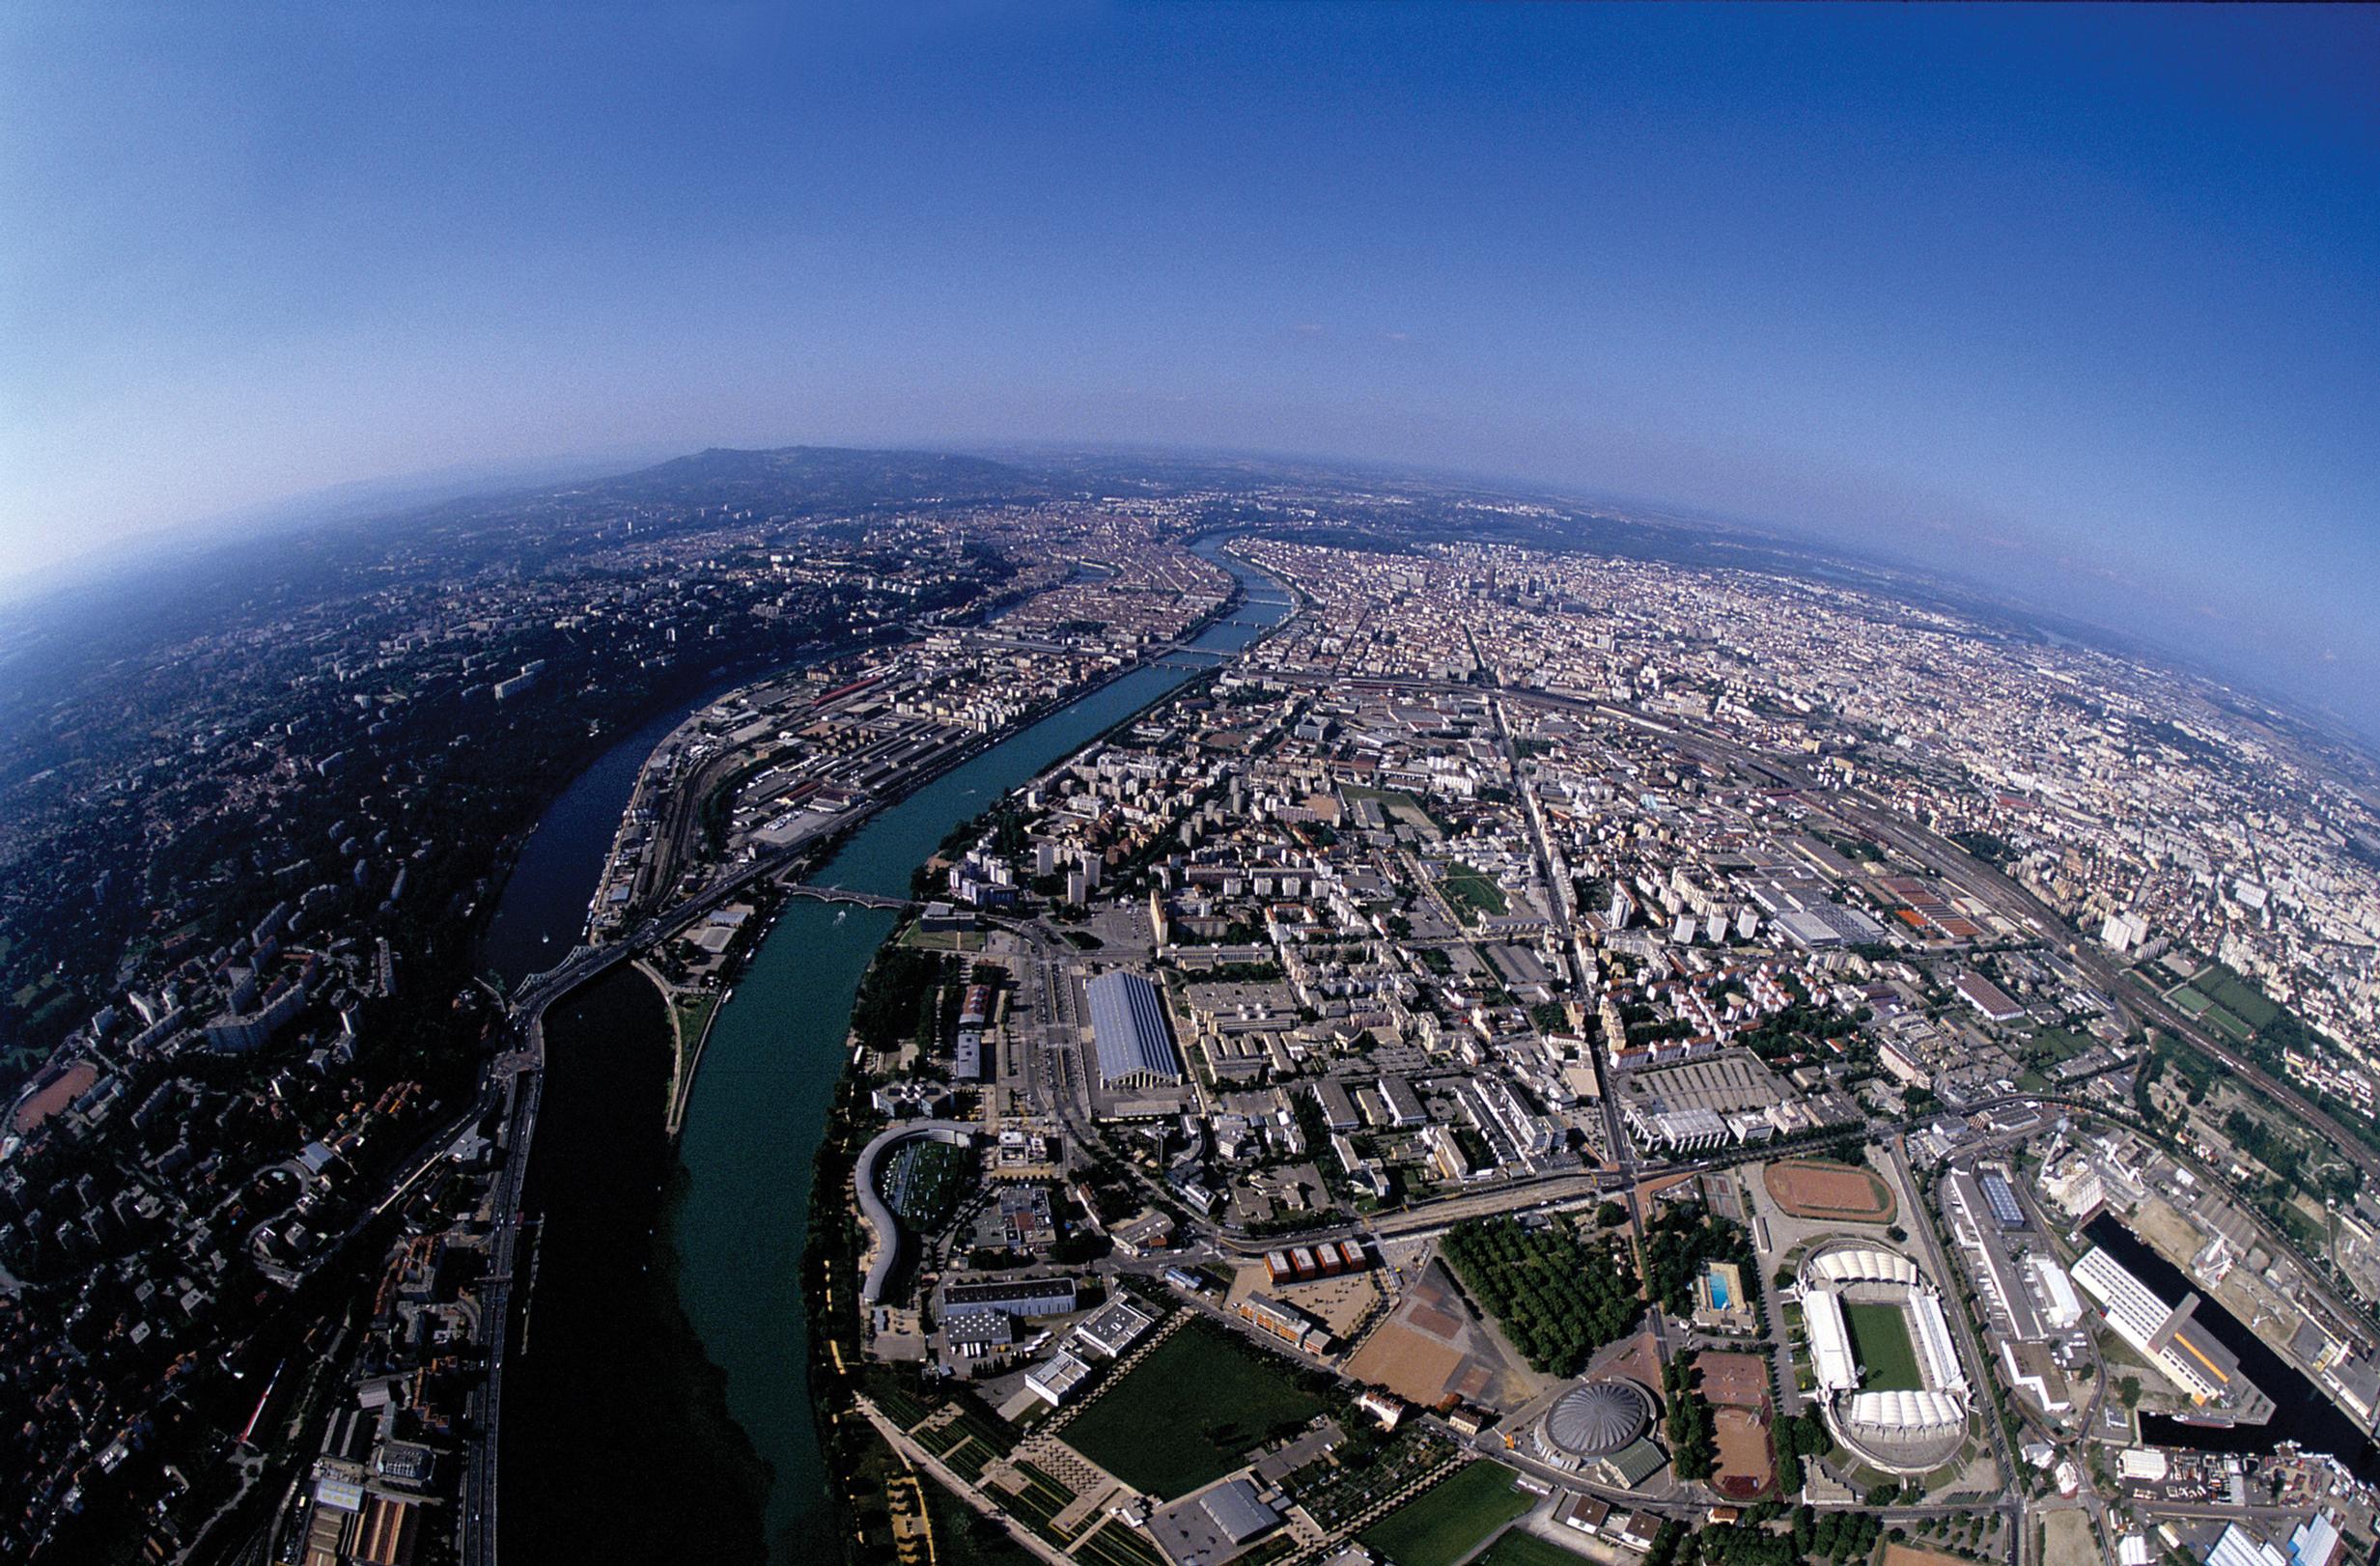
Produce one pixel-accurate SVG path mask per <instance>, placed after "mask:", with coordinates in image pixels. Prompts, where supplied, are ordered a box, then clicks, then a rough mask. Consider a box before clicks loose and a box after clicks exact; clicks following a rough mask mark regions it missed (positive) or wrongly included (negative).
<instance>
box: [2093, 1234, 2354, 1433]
mask: <svg viewBox="0 0 2380 1566" xmlns="http://www.w3.org/2000/svg"><path fill="white" fill-rule="evenodd" d="M2084 1232H2085V1233H2086V1234H2088V1235H2089V1236H2090V1238H2091V1239H2092V1241H2093V1242H2095V1243H2096V1244H2101V1245H2104V1246H2105V1247H2107V1251H2108V1253H2109V1254H2110V1255H2112V1256H2114V1258H2115V1259H2116V1260H2117V1261H2119V1262H2121V1263H2123V1264H2124V1266H2125V1267H2126V1268H2127V1269H2129V1270H2130V1271H2131V1272H2132V1274H2133V1276H2135V1277H2137V1278H2139V1279H2140V1280H2141V1281H2142V1282H2143V1283H2145V1284H2147V1285H2148V1286H2149V1287H2150V1288H2151V1289H2153V1290H2155V1291H2156V1294H2157V1297H2158V1298H2159V1299H2161V1300H2164V1301H2165V1302H2166V1303H2168V1304H2169V1305H2178V1304H2180V1303H2181V1301H2182V1297H2183V1296H2184V1295H2186V1294H2196V1295H2198V1309H2197V1310H2196V1311H2194V1312H2192V1318H2193V1319H2194V1320H2196V1321H2197V1322H2198V1324H2199V1325H2200V1326H2202V1327H2204V1328H2206V1330H2207V1331H2208V1332H2209V1333H2210V1334H2212V1335H2213V1337H2214V1339H2215V1341H2216V1342H2218V1343H2221V1344H2222V1345H2223V1346H2224V1347H2225V1348H2226V1349H2229V1350H2230V1351H2231V1352H2232V1353H2233V1354H2235V1355H2237V1356H2239V1362H2240V1370H2241V1372H2242V1373H2243V1374H2245V1375H2246V1376H2247V1378H2248V1379H2249V1380H2250V1381H2251V1382H2254V1384H2256V1386H2257V1387H2258V1389H2260V1390H2261V1391H2262V1392H2263V1393H2264V1395H2265V1396H2267V1397H2269V1398H2271V1399H2272V1400H2273V1405H2274V1412H2273V1417H2272V1419H2271V1421H2270V1422H2269V1423H2266V1424H2262V1425H2232V1426H2223V1425H2194V1424H2189V1423H2186V1422H2184V1421H2182V1420H2179V1419H2169V1418H2166V1417H2165V1416H2164V1415H2162V1414H2154V1413H2148V1414H2142V1416H2141V1436H2142V1440H2146V1441H2148V1442H2150V1443H2151V1444H2152V1445H2157V1446H2182V1447H2188V1448H2190V1449H2192V1450H2195V1451H2201V1452H2251V1453H2263V1452H2270V1451H2271V1450H2272V1449H2273V1448H2274V1447H2275V1446H2276V1445H2277V1444H2279V1443H2280V1442H2282V1441H2284V1440H2293V1441H2295V1442H2297V1443H2298V1444H2299V1445H2300V1446H2302V1447H2304V1448H2305V1449H2306V1450H2308V1451H2310V1452H2327V1453H2329V1454H2330V1455H2331V1456H2333V1457H2336V1458H2338V1460H2339V1461H2340V1462H2342V1463H2344V1464H2346V1465H2347V1467H2348V1468H2352V1469H2354V1470H2355V1472H2356V1474H2357V1475H2358V1476H2359V1477H2361V1478H2364V1479H2367V1480H2372V1479H2380V1451H2376V1450H2375V1449H2374V1448H2373V1446H2372V1443H2371V1439H2370V1437H2369V1436H2368V1435H2366V1433H2365V1432H2364V1431H2363V1430H2361V1429H2359V1428H2358V1427H2357V1425H2356V1423H2355V1421H2354V1420H2353V1419H2351V1418H2349V1417H2348V1416H2347V1415H2346V1414H2345V1413H2344V1412H2341V1411H2340V1409H2339V1407H2338V1405H2337V1404H2336V1403H2333V1402H2332V1401H2331V1400H2330V1398H2329V1397H2327V1396H2326V1395H2324V1393H2323V1391H2322V1389H2321V1388H2320V1387H2318V1386H2316V1385H2314V1384H2312V1383H2311V1382H2310V1381H2308V1380H2307V1379H2306V1378H2305V1376H2304V1375H2302V1374H2301V1373H2299V1372H2298V1371H2297V1370H2295V1369H2294V1368H2292V1367H2291V1366H2290V1364H2289V1362H2288V1361H2287V1360H2285V1359H2283V1358H2282V1357H2281V1356H2280V1355H2278V1354H2276V1353H2274V1352H2273V1351H2272V1350H2271V1349H2270V1348H2268V1347H2266V1345H2265V1343H2264V1340H2263V1339H2261V1338H2259V1337H2257V1336H2256V1335H2255V1333H2254V1332H2252V1331H2250V1330H2249V1329H2248V1328H2247V1327H2246V1326H2245V1325H2244V1324H2243V1323H2242V1322H2241V1321H2240V1320H2239V1318H2237V1317H2235V1316H2233V1315H2232V1314H2231V1313H2230V1312H2229V1311H2227V1310H2226V1309H2224V1308H2223V1306H2222V1305H2221V1304H2219V1303H2217V1302H2216V1301H2215V1300H2213V1299H2212V1298H2210V1297H2209V1296H2208V1295H2207V1294H2206V1292H2205V1291H2204V1290H2202V1289H2199V1288H2198V1287H2196V1286H2195V1285H2194V1284H2192V1282H2191V1281H2190V1279H2189V1277H2188V1276H2187V1275H2186V1274H2184V1273H2183V1272H2182V1270H2181V1269H2180V1268H2178V1267H2175V1266H2174V1265H2173V1264H2172V1263H2171V1262H2169V1261H2167V1260H2166V1259H2165V1258H2164V1257H2163V1256H2160V1255H2158V1254H2157V1253H2156V1252H2155V1251H2154V1250H2151V1249H2150V1248H2149V1247H2148V1244H2147V1243H2146V1242H2145V1241H2143V1240H2142V1239H2141V1238H2140V1237H2139V1236H2137V1235H2135V1234H2134V1233H2133V1232H2132V1231H2131V1230H2130V1229H2127V1228H2125V1227H2124V1226H2123V1225H2122V1224H2121V1223H2119V1222H2117V1221H2116V1220H2115V1219H2114V1217H2113V1216H2109V1215H2108V1214H2105V1213H2102V1214H2100V1215H2099V1216H2097V1217H2095V1218H2093V1219H2091V1221H2090V1225H2089V1227H2088V1228H2086V1230H2085V1231H2084Z"/></svg>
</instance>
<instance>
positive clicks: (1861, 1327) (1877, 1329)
mask: <svg viewBox="0 0 2380 1566" xmlns="http://www.w3.org/2000/svg"><path fill="white" fill-rule="evenodd" d="M1843 1325H1844V1326H1845V1327H1848V1328H1851V1351H1852V1353H1853V1354H1855V1355H1857V1356H1859V1359H1860V1363H1861V1365H1862V1366H1863V1367H1864V1368H1865V1370H1866V1372H1867V1374H1865V1375H1864V1376H1862V1377H1861V1378H1860V1389H1861V1390H1862V1391H1863V1392H1918V1391H1923V1390H1924V1389H1925V1381H1924V1379H1923V1378H1922V1377H1920V1376H1919V1375H1918V1346H1917V1345H1916V1344H1914V1343H1912V1342H1910V1341H1909V1323H1908V1321H1907V1319H1906V1318H1904V1317H1903V1316H1902V1315H1901V1307H1900V1306H1898V1305H1874V1304H1869V1305H1852V1304H1846V1305H1845V1306H1843Z"/></svg>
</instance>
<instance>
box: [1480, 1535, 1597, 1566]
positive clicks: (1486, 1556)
mask: <svg viewBox="0 0 2380 1566" xmlns="http://www.w3.org/2000/svg"><path fill="white" fill-rule="evenodd" d="M1586 1558H1587V1557H1586V1556H1585V1555H1583V1554H1582V1553H1580V1552H1578V1551H1576V1550H1565V1549H1563V1548H1562V1547H1561V1546H1560V1545H1557V1544H1555V1543H1554V1542H1553V1541H1551V1540H1548V1539H1540V1538H1539V1537H1537V1535H1535V1534H1534V1533H1529V1532H1526V1531H1524V1530H1523V1529H1520V1528H1506V1529H1505V1530H1504V1532H1503V1536H1502V1537H1500V1538H1498V1540H1497V1541H1496V1542H1495V1543H1494V1544H1492V1545H1490V1546H1488V1547H1487V1549H1485V1550H1483V1551H1481V1552H1479V1553H1478V1554H1476V1555H1473V1556H1472V1557H1471V1566H1579V1562H1581V1561H1582V1560H1585V1559H1586Z"/></svg>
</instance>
